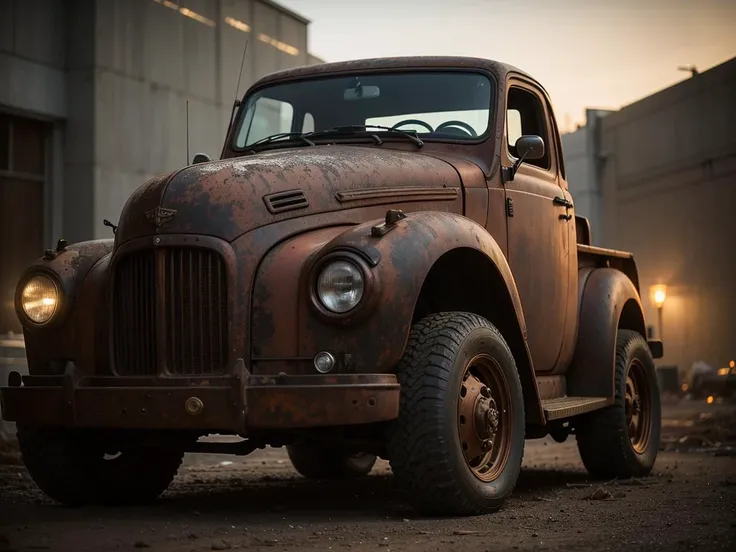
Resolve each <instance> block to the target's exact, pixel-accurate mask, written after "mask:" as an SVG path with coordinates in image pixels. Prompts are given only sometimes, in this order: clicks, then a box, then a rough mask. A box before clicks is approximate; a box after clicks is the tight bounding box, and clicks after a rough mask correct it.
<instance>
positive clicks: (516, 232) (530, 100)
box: [501, 80, 574, 372]
mask: <svg viewBox="0 0 736 552" xmlns="http://www.w3.org/2000/svg"><path fill="white" fill-rule="evenodd" d="M547 109H548V108H547V105H546V101H545V100H544V96H543V95H542V94H541V93H540V92H539V91H538V90H537V89H536V87H534V86H533V85H532V84H531V83H526V82H524V81H521V80H516V81H513V80H512V81H511V82H510V84H509V85H508V88H507V105H506V116H507V122H506V132H505V135H506V140H505V144H504V146H505V147H502V148H501V149H502V152H501V158H502V163H503V165H504V166H505V167H511V166H512V165H513V163H514V161H515V160H516V156H517V152H516V148H515V146H514V144H515V143H516V140H517V139H518V138H519V136H521V135H537V136H540V137H541V138H542V139H543V140H544V145H545V154H544V157H542V158H541V159H533V160H529V161H528V162H524V163H522V164H521V166H520V167H519V169H518V171H517V172H516V175H515V177H514V179H513V180H511V181H508V182H506V183H505V190H506V198H507V202H508V205H507V207H508V208H507V217H506V220H507V235H508V259H509V265H510V266H511V269H512V271H513V274H514V278H515V279H516V285H517V288H518V292H519V296H520V299H521V304H522V307H523V309H524V315H525V318H526V325H527V337H528V343H529V348H530V351H531V354H532V360H533V362H534V368H535V370H536V371H537V372H551V371H553V370H554V369H555V367H556V366H557V364H558V359H559V356H560V350H561V348H562V344H563V341H564V339H565V333H566V332H565V323H566V318H567V298H568V293H569V290H568V281H569V270H570V269H569V247H570V244H569V243H568V242H569V235H570V233H569V231H568V230H569V228H568V223H569V221H568V220H566V219H565V218H561V216H560V215H563V217H564V216H566V209H565V207H564V206H562V205H559V203H560V202H561V199H564V198H565V195H564V193H563V190H562V189H561V188H560V186H559V184H558V182H559V180H558V178H557V172H558V160H557V157H556V151H555V141H554V139H553V134H552V132H553V129H552V128H550V124H549V117H548V111H547ZM556 198H561V199H556ZM573 223H574V221H573Z"/></svg>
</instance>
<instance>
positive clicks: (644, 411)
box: [624, 360, 652, 454]
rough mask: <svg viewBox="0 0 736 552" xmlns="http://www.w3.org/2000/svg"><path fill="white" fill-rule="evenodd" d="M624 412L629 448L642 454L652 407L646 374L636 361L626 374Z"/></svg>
mask: <svg viewBox="0 0 736 552" xmlns="http://www.w3.org/2000/svg"><path fill="white" fill-rule="evenodd" d="M624 410H625V412H626V428H627V431H628V434H629V441H630V442H631V446H632V447H633V449H634V451H635V452H636V453H637V454H644V452H645V451H646V450H647V447H648V446H649V434H650V430H651V418H652V405H651V399H650V397H649V383H648V382H647V378H646V372H645V370H644V366H643V365H642V364H641V362H639V361H638V360H634V361H632V363H631V364H630V365H629V369H628V370H627V372H626V395H625V396H624Z"/></svg>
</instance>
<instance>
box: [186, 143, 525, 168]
mask: <svg viewBox="0 0 736 552" xmlns="http://www.w3.org/2000/svg"><path fill="white" fill-rule="evenodd" d="M522 138H523V136H522ZM519 140H521V138H519ZM208 161H212V158H211V157H210V156H209V155H207V154H206V153H195V154H194V157H193V158H192V165H196V164H197V163H207V162H208Z"/></svg>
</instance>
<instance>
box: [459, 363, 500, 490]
mask: <svg viewBox="0 0 736 552" xmlns="http://www.w3.org/2000/svg"><path fill="white" fill-rule="evenodd" d="M457 428H458V436H459V438H460V446H461V447H462V450H463V457H464V458H465V462H466V464H467V465H468V467H469V468H470V470H471V471H472V472H473V475H475V476H476V477H477V478H478V479H480V480H481V481H484V482H489V481H494V480H495V479H496V478H498V476H499V475H500V474H501V473H502V472H503V469H504V467H505V465H506V461H507V460H508V456H509V451H510V449H511V429H512V428H511V401H510V400H509V386H508V382H507V381H506V377H505V376H504V374H503V371H502V370H501V367H500V366H499V365H498V363H497V362H496V361H495V360H494V359H493V358H491V357H490V356H488V355H477V356H475V357H474V358H473V359H472V360H471V361H470V362H469V363H468V364H467V365H466V366H465V370H464V372H463V378H462V382H461V384H460V396H459V398H458V405H457Z"/></svg>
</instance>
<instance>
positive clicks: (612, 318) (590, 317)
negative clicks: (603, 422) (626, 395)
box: [567, 267, 646, 398]
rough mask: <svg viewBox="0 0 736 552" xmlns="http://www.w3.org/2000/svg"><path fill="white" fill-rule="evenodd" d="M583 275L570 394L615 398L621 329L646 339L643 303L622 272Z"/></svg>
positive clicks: (609, 270)
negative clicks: (614, 369) (617, 351)
mask: <svg viewBox="0 0 736 552" xmlns="http://www.w3.org/2000/svg"><path fill="white" fill-rule="evenodd" d="M579 274H580V276H579V284H578V286H579V288H578V289H579V293H580V314H579V320H578V339H577V344H576V346H575V353H574V355H573V359H572V363H571V364H570V368H569V369H568V372H567V393H568V395H570V396H578V397H606V398H613V396H614V372H613V367H614V362H615V358H616V334H617V331H618V329H627V330H634V331H637V332H639V333H641V334H642V335H643V336H645V337H646V326H645V323H644V311H643V309H642V306H641V299H640V298H639V293H638V291H637V289H636V286H635V284H634V282H633V281H632V280H631V278H630V277H629V276H627V275H626V274H625V273H623V272H621V271H620V270H616V269H614V268H590V267H586V268H582V269H581V270H580V272H579Z"/></svg>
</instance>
